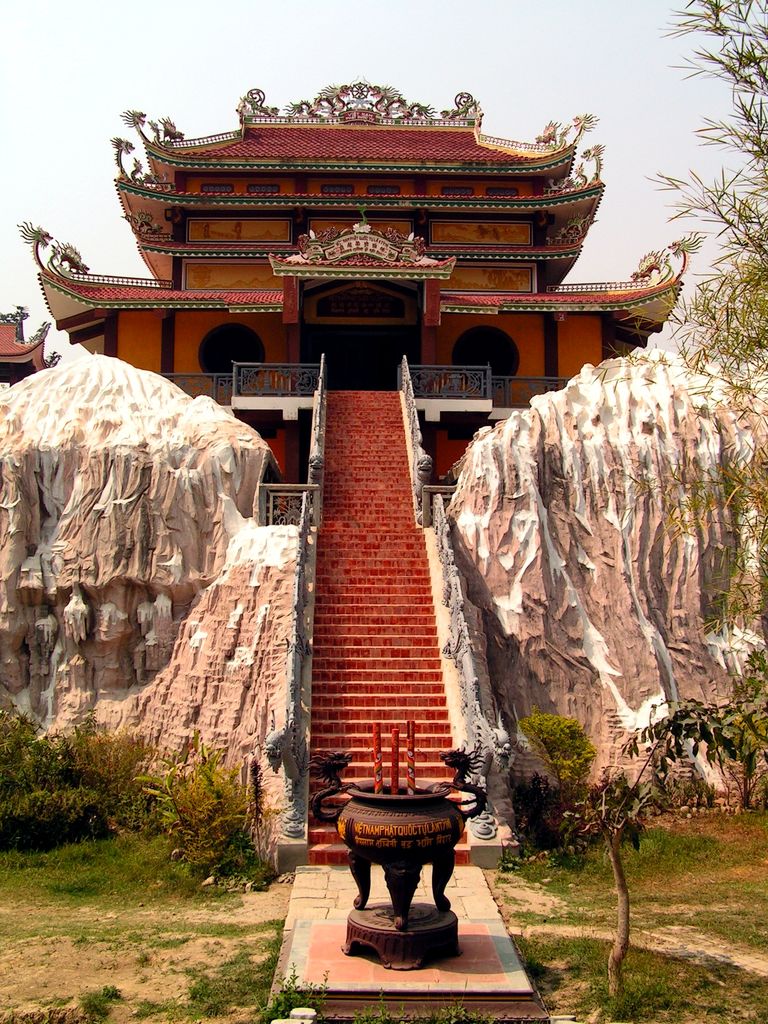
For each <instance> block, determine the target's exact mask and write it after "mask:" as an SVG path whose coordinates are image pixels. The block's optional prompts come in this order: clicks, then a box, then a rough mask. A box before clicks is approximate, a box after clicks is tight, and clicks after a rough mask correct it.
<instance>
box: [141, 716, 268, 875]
mask: <svg viewBox="0 0 768 1024" xmlns="http://www.w3.org/2000/svg"><path fill="white" fill-rule="evenodd" d="M223 756H224V752H223V751H221V750H210V749H209V748H208V747H206V746H205V744H203V743H201V742H200V737H199V736H198V735H195V738H194V740H193V742H192V746H191V748H190V749H189V750H188V751H186V752H185V753H184V754H183V755H180V756H178V757H174V758H168V759H166V760H164V761H163V762H162V765H163V771H162V773H161V774H158V775H154V776H150V777H148V778H147V779H146V781H147V782H148V786H147V792H149V793H150V794H151V795H152V796H153V797H154V798H155V799H156V801H157V810H158V814H159V817H160V821H161V823H162V825H163V827H164V829H165V831H166V832H167V833H168V835H169V836H170V837H171V840H172V842H173V845H174V847H175V854H176V856H177V857H178V858H179V859H180V860H182V861H184V862H185V863H187V864H189V866H190V867H191V868H192V869H193V870H194V871H196V872H198V873H200V874H202V875H209V874H215V875H218V876H224V877H227V876H229V877H231V876H233V875H237V876H243V877H248V878H253V877H256V880H257V881H263V880H264V864H263V862H262V861H261V860H260V859H259V857H258V856H257V853H256V850H255V849H254V846H253V842H252V840H251V836H250V823H251V819H252V816H253V813H254V801H252V800H251V798H250V795H249V792H248V787H246V786H244V785H242V783H241V782H240V780H239V774H240V773H239V771H238V769H237V768H226V767H225V766H224V764H223ZM255 802H256V804H257V805H258V798H257V799H256V801H255Z"/></svg>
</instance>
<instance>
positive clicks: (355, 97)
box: [237, 80, 483, 127]
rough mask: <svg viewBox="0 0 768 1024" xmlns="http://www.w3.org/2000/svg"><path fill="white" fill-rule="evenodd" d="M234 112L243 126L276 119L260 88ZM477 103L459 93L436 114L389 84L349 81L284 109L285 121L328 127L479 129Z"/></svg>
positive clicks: (275, 113)
mask: <svg viewBox="0 0 768 1024" xmlns="http://www.w3.org/2000/svg"><path fill="white" fill-rule="evenodd" d="M237 112H238V114H239V115H240V119H241V121H242V122H243V123H245V124H247V123H249V122H251V121H256V122H258V121H259V120H264V119H268V120H270V121H274V120H276V119H277V120H283V118H279V117H278V116H277V115H278V110H277V107H269V106H267V105H266V97H265V95H264V92H263V91H262V90H261V89H251V90H250V91H249V92H247V93H246V94H245V96H243V97H241V99H240V102H239V104H238V107H237ZM482 117H483V115H482V111H481V110H480V104H479V103H478V102H477V100H476V99H475V98H474V96H472V95H471V94H470V93H468V92H460V93H459V94H458V95H457V96H456V98H455V99H454V106H453V108H452V109H451V110H443V111H440V112H439V113H438V112H437V111H436V110H435V109H434V108H433V107H431V106H429V104H427V103H410V102H409V101H408V100H407V99H406V98H405V97H404V96H403V94H402V93H401V92H399V91H398V90H397V89H395V88H393V87H392V86H391V85H371V83H370V82H366V81H364V80H363V81H359V82H352V83H350V84H349V85H328V86H326V87H325V88H324V89H321V91H320V92H319V93H318V94H317V96H315V98H314V99H312V100H300V101H299V102H298V103H290V104H288V106H287V107H286V108H285V115H284V119H285V120H288V121H294V120H295V121H299V122H302V123H306V122H313V121H315V122H317V121H325V122H328V123H332V124H429V123H434V122H444V121H447V122H450V123H451V124H456V125H459V126H463V127H475V126H477V127H479V125H480V122H481V121H482Z"/></svg>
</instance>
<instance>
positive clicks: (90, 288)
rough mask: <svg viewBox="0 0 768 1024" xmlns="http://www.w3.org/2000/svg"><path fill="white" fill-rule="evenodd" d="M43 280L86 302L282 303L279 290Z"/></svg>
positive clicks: (55, 278)
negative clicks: (166, 286) (203, 289)
mask: <svg viewBox="0 0 768 1024" xmlns="http://www.w3.org/2000/svg"><path fill="white" fill-rule="evenodd" d="M45 280H47V281H49V282H50V283H51V284H52V285H54V286H55V287H59V288H63V289H64V290H66V291H68V292H69V293H70V294H72V295H76V296H78V297H79V298H82V299H84V300H85V301H87V302H94V303H100V302H144V303H150V302H151V303H164V302H189V303H190V304H192V303H199V302H214V303H216V304H217V305H222V306H226V305H232V306H251V305H253V306H257V305H275V304H278V303H282V301H283V293H282V291H280V290H279V289H261V290H260V291H247V290H242V291H221V290H216V289H208V290H206V291H202V290H199V289H191V288H185V289H181V288H149V287H146V286H142V285H132V284H85V283H83V282H80V281H73V280H72V279H71V278H64V277H55V276H53V275H50V276H49V275H46V277H45Z"/></svg>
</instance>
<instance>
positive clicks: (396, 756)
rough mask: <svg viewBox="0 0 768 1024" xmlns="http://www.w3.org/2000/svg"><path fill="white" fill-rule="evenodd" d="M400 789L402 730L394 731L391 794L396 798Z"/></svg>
mask: <svg viewBox="0 0 768 1024" xmlns="http://www.w3.org/2000/svg"><path fill="white" fill-rule="evenodd" d="M399 789H400V730H399V729H393V730H392V781H391V783H390V787H389V792H390V793H391V794H392V795H393V796H396V795H397V793H398V791H399Z"/></svg>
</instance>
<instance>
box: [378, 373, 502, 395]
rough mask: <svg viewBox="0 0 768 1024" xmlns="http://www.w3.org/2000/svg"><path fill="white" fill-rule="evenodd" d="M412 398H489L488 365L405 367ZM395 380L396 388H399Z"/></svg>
mask: <svg viewBox="0 0 768 1024" xmlns="http://www.w3.org/2000/svg"><path fill="white" fill-rule="evenodd" d="M409 369H410V372H411V386H412V387H413V397H414V398H415V399H416V400H418V399H420V398H464V399H467V398H480V399H482V398H486V399H487V398H490V397H491V368H490V366H409ZM401 386H402V385H401V382H400V380H399V379H398V387H401Z"/></svg>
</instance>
